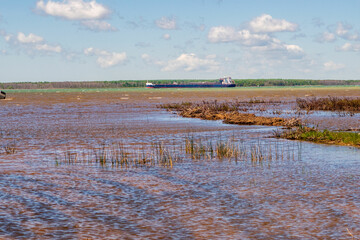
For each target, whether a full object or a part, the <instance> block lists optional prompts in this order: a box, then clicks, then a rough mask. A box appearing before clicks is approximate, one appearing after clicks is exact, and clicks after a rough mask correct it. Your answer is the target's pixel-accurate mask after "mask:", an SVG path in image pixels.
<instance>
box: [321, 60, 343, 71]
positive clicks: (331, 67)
mask: <svg viewBox="0 0 360 240" xmlns="http://www.w3.org/2000/svg"><path fill="white" fill-rule="evenodd" d="M344 67H345V65H344V64H341V63H334V62H333V61H329V62H326V63H324V70H325V71H336V70H339V69H342V68H344Z"/></svg>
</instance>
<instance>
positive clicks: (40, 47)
mask: <svg viewBox="0 0 360 240" xmlns="http://www.w3.org/2000/svg"><path fill="white" fill-rule="evenodd" d="M34 48H35V49H36V50H38V51H45V52H55V53H61V51H62V48H61V47H60V46H59V45H56V46H51V45H48V44H46V43H44V44H36V45H35V46H34Z"/></svg>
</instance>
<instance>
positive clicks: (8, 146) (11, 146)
mask: <svg viewBox="0 0 360 240" xmlns="http://www.w3.org/2000/svg"><path fill="white" fill-rule="evenodd" d="M2 148H3V150H4V153H5V154H15V153H16V152H17V144H16V141H12V142H8V143H5V144H4V145H3V147H2Z"/></svg>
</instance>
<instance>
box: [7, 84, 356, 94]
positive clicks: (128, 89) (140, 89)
mask: <svg viewBox="0 0 360 240" xmlns="http://www.w3.org/2000/svg"><path fill="white" fill-rule="evenodd" d="M267 89H269V90H271V89H278V90H284V91H286V90H289V89H314V90H316V89H338V90H346V89H359V90H360V86H348V85H336V86H319V85H314V86H266V87H235V88H158V89H149V88H144V87H136V88H134V87H122V88H55V89H6V90H4V91H5V92H6V93H37V92H48V93H51V92H54V93H57V92H145V91H148V92H151V91H158V92H174V91H177V92H178V91H183V92H189V91H191V92H196V91H223V92H226V91H246V90H267Z"/></svg>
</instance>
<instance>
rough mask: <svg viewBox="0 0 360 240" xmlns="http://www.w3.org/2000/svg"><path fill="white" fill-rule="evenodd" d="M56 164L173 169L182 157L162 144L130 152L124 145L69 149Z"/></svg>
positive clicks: (153, 144)
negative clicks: (78, 149) (77, 149)
mask: <svg viewBox="0 0 360 240" xmlns="http://www.w3.org/2000/svg"><path fill="white" fill-rule="evenodd" d="M55 161H56V164H61V163H63V164H99V165H100V166H102V167H107V166H111V167H126V168H127V167H146V166H162V167H169V168H171V167H173V164H174V162H177V161H180V155H179V154H177V153H176V152H175V150H171V149H170V148H168V147H167V146H165V145H164V144H163V143H161V142H156V143H152V144H151V147H150V150H145V149H137V150H132V151H129V150H127V149H126V148H125V146H124V144H123V143H118V144H113V145H110V146H109V145H105V144H101V145H100V146H99V147H94V148H91V149H86V150H82V151H81V150H80V151H76V150H72V149H67V150H66V151H65V152H64V153H63V157H61V156H60V157H59V156H56V158H55Z"/></svg>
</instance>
